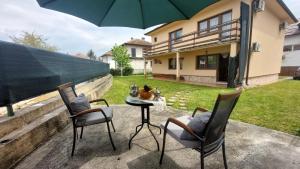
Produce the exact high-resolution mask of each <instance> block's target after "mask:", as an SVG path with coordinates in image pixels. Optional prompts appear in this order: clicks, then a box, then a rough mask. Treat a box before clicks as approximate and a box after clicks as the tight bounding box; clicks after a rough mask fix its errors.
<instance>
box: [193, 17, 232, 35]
mask: <svg viewBox="0 0 300 169" xmlns="http://www.w3.org/2000/svg"><path fill="white" fill-rule="evenodd" d="M231 20H232V12H231V11H230V12H225V13H222V14H219V15H216V16H214V17H211V18H208V19H205V20H202V21H200V22H198V32H199V35H201V34H205V33H207V32H214V31H218V30H223V31H224V30H228V29H231V25H230V24H228V25H224V26H222V27H219V25H221V24H224V23H228V22H230V21H231ZM228 35H230V32H229V31H228V32H224V33H222V36H228Z"/></svg>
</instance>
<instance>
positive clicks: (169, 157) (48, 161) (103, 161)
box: [16, 106, 300, 169]
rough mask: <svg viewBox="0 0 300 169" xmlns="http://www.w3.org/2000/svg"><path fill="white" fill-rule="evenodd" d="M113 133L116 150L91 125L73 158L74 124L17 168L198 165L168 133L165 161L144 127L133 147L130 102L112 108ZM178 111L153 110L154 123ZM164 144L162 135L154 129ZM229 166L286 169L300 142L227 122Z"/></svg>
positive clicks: (217, 160) (210, 161) (212, 163)
mask: <svg viewBox="0 0 300 169" xmlns="http://www.w3.org/2000/svg"><path fill="white" fill-rule="evenodd" d="M113 107H114V122H115V127H116V130H117V131H116V133H113V139H114V142H115V144H116V147H117V150H116V151H115V152H114V151H113V150H112V147H111V145H110V142H109V139H108V135H107V131H106V128H105V127H102V126H100V125H105V124H100V125H95V126H89V127H87V128H86V129H85V133H84V135H83V139H81V140H79V142H78V144H77V147H76V150H75V154H74V157H73V158H72V157H71V146H72V127H71V126H70V125H69V126H68V127H67V128H66V129H64V130H63V131H62V132H60V133H58V134H57V135H55V136H54V137H53V138H52V139H51V140H50V141H48V142H47V143H45V144H44V145H42V146H41V147H40V148H38V149H37V150H35V151H34V152H33V153H31V154H30V155H28V156H27V157H26V158H25V159H24V160H23V161H22V162H20V163H19V164H18V165H17V166H16V168H17V169H21V168H26V169H30V168H38V169H43V168H52V169H53V168H120V169H121V168H122V169H123V168H129V169H144V168H145V169H148V168H149V169H150V168H170V169H177V168H200V160H199V153H198V152H197V151H193V150H191V149H186V148H183V147H182V146H181V145H180V144H179V143H178V142H176V141H175V140H173V139H172V138H171V137H167V143H166V154H165V159H164V163H163V165H161V166H159V164H158V161H159V157H160V152H158V151H157V150H156V143H155V141H154V140H153V138H151V135H150V133H149V131H148V130H146V129H143V130H142V131H141V133H140V134H139V135H137V137H136V138H135V139H134V141H133V145H132V148H131V150H129V149H128V141H129V136H130V134H131V133H133V132H134V129H135V126H136V125H137V124H138V123H139V121H140V109H139V108H137V107H131V106H113ZM180 115H181V113H180V112H178V111H176V110H170V109H168V110H167V111H165V112H156V111H154V110H151V118H152V122H153V123H154V124H159V123H160V122H162V121H165V120H166V119H167V118H168V117H170V116H173V117H175V116H180ZM153 131H154V133H155V134H156V136H157V137H158V139H159V142H160V144H161V143H162V135H160V136H158V135H159V132H158V130H157V129H154V128H153ZM226 146H227V160H228V166H229V168H261V169H265V168H270V169H271V168H272V169H275V168H278V169H282V168H289V169H293V168H294V169H296V168H298V167H299V165H300V159H299V158H298V157H299V156H300V140H299V138H298V137H295V136H291V135H288V134H285V133H281V132H277V131H273V130H270V129H266V128H261V127H257V126H254V125H250V124H245V123H240V122H236V121H230V124H229V125H228V129H227V135H226ZM205 167H206V168H211V169H213V168H223V161H222V154H221V151H219V152H218V153H216V154H214V155H211V156H209V157H207V159H206V161H205Z"/></svg>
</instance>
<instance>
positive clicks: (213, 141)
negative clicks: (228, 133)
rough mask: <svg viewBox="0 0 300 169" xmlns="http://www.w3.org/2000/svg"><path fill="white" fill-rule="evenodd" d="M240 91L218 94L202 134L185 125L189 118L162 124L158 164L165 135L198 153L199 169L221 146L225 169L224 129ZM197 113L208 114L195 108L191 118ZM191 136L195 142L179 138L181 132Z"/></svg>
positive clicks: (174, 119)
mask: <svg viewBox="0 0 300 169" xmlns="http://www.w3.org/2000/svg"><path fill="white" fill-rule="evenodd" d="M240 94H241V91H236V92H234V93H231V94H219V96H218V99H217V101H216V103H215V106H214V109H213V111H212V113H211V116H210V118H209V120H208V122H207V124H206V125H205V127H204V130H203V134H202V135H197V134H196V133H195V132H194V131H193V130H192V129H191V128H190V127H189V126H188V125H187V124H188V123H189V121H190V119H191V118H190V117H189V116H182V117H179V118H169V119H168V120H167V122H166V123H162V124H161V127H162V128H164V136H163V149H162V153H161V157H160V164H162V160H163V156H164V150H165V143H166V134H167V133H168V134H169V135H170V136H171V137H173V138H174V139H176V140H177V141H178V142H180V143H181V144H182V145H184V146H185V147H187V148H192V149H195V150H197V151H198V152H200V157H201V169H204V158H205V157H207V156H209V155H211V154H212V153H214V152H216V151H218V150H219V148H220V147H221V146H222V152H223V161H224V166H225V168H226V169H227V161H226V154H225V128H226V125H227V122H228V119H229V116H230V114H231V112H232V110H233V108H234V107H235V105H236V103H237V101H238V99H239V96H240ZM197 112H208V110H206V109H204V108H196V109H195V111H194V113H193V115H192V117H194V116H195V114H196V113H197ZM184 130H185V131H186V132H188V133H189V134H191V135H192V136H193V137H194V138H195V140H192V141H190V140H182V139H180V136H181V134H182V132H183V131H184Z"/></svg>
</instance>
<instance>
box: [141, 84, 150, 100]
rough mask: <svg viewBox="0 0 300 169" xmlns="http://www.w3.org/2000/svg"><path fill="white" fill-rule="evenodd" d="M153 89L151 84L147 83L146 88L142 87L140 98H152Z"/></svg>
mask: <svg viewBox="0 0 300 169" xmlns="http://www.w3.org/2000/svg"><path fill="white" fill-rule="evenodd" d="M151 90H152V89H151V88H150V87H149V86H147V85H145V86H144V89H141V90H140V91H139V94H140V98H141V99H143V100H148V99H150V98H151V97H152V94H153V93H152V91H151Z"/></svg>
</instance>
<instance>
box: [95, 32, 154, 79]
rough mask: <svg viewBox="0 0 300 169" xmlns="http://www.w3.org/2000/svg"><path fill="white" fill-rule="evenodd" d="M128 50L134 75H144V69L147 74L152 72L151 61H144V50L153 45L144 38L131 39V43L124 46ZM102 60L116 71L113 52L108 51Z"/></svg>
mask: <svg viewBox="0 0 300 169" xmlns="http://www.w3.org/2000/svg"><path fill="white" fill-rule="evenodd" d="M122 45H123V46H125V47H126V48H127V51H128V54H129V56H130V64H131V66H132V68H133V73H135V74H137V73H143V72H144V67H145V68H146V72H151V64H152V63H151V61H145V59H144V49H145V48H149V47H151V43H150V42H147V41H146V40H145V39H144V38H142V39H134V38H131V40H130V41H128V42H125V43H123V44H122ZM100 58H102V59H101V60H102V61H103V62H105V63H108V64H109V66H110V68H111V69H116V68H117V65H116V62H115V61H114V60H113V56H112V52H111V51H108V52H106V53H104V54H103V55H102V56H100Z"/></svg>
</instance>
